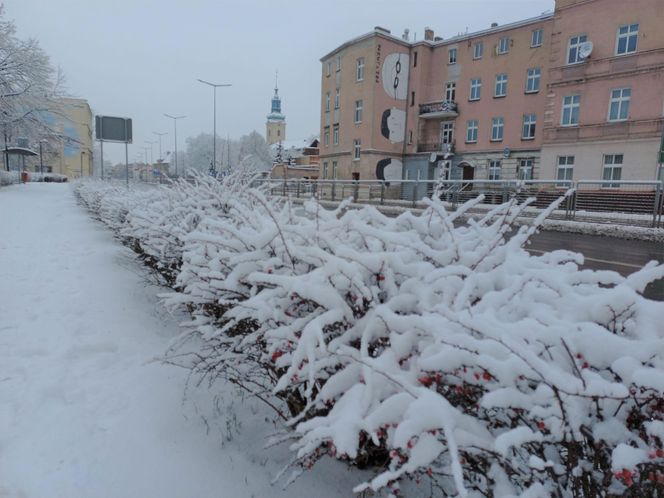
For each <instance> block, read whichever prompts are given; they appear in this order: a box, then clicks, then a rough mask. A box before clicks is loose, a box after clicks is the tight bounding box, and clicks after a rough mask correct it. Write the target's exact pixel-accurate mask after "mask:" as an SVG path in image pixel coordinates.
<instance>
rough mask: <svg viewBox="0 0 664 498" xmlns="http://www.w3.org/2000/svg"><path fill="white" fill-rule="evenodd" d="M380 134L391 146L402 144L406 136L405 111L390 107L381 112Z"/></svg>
mask: <svg viewBox="0 0 664 498" xmlns="http://www.w3.org/2000/svg"><path fill="white" fill-rule="evenodd" d="M380 133H381V135H383V136H384V137H385V138H387V139H388V140H389V141H390V142H392V143H393V144H395V143H398V142H403V141H404V138H405V136H406V111H402V110H401V109H397V108H396V107H392V109H386V110H385V112H383V117H382V119H381V122H380Z"/></svg>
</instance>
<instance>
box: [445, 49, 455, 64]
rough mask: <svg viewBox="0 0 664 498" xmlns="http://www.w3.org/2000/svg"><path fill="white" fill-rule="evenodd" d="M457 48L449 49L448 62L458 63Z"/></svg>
mask: <svg viewBox="0 0 664 498" xmlns="http://www.w3.org/2000/svg"><path fill="white" fill-rule="evenodd" d="M457 54H458V52H457V48H456V47H452V48H448V49H447V63H448V64H456V63H457Z"/></svg>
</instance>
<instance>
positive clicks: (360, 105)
mask: <svg viewBox="0 0 664 498" xmlns="http://www.w3.org/2000/svg"><path fill="white" fill-rule="evenodd" d="M363 111H364V101H363V100H361V99H360V100H356V101H355V123H356V124H357V123H361V122H362V113H363Z"/></svg>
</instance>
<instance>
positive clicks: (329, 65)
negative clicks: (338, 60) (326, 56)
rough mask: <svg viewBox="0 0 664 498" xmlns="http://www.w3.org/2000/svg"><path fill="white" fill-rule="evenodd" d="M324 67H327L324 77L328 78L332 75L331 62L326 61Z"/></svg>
mask: <svg viewBox="0 0 664 498" xmlns="http://www.w3.org/2000/svg"><path fill="white" fill-rule="evenodd" d="M326 66H327V68H326V70H325V72H326V75H327V76H329V75H331V74H332V61H327V64H326Z"/></svg>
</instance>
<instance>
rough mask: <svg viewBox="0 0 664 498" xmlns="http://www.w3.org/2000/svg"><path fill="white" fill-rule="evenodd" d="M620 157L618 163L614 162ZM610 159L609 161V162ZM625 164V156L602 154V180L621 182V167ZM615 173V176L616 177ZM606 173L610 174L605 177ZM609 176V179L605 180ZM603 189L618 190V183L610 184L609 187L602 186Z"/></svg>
mask: <svg viewBox="0 0 664 498" xmlns="http://www.w3.org/2000/svg"><path fill="white" fill-rule="evenodd" d="M618 157H620V162H619V163H618V162H616V159H617V158H618ZM609 158H610V161H609ZM624 164H625V155H624V154H604V158H603V160H602V180H604V181H617V182H619V181H620V180H622V170H623V165H624ZM616 171H617V173H618V174H617V175H616ZM607 172H610V173H609V175H607ZM607 176H610V177H611V178H607ZM616 176H617V178H616ZM603 188H620V183H612V184H610V185H603Z"/></svg>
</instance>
